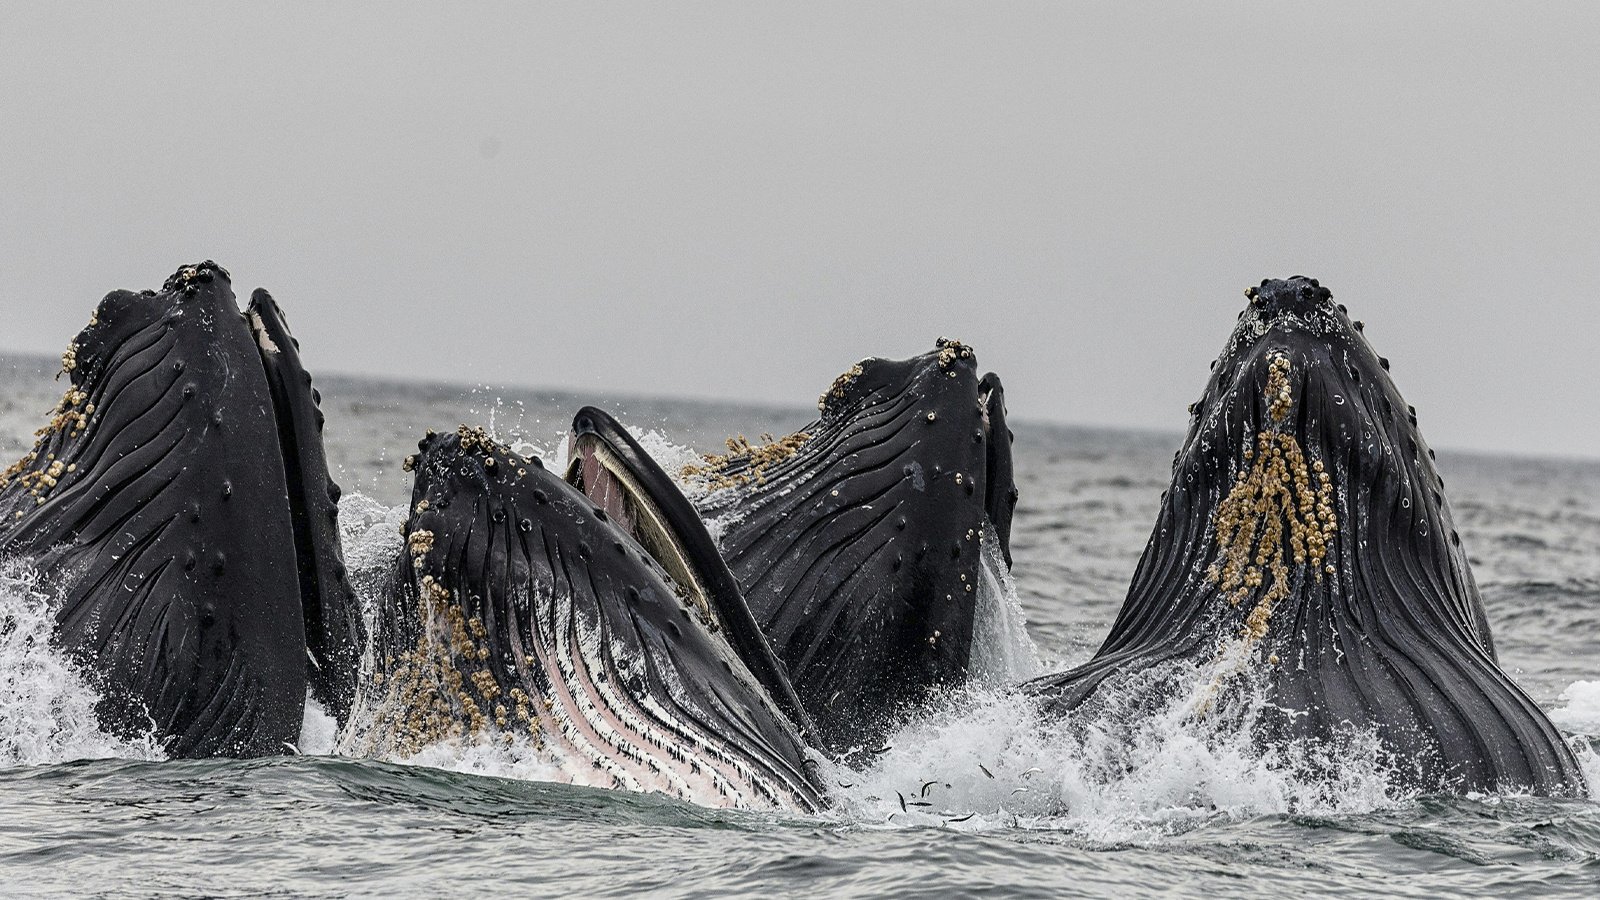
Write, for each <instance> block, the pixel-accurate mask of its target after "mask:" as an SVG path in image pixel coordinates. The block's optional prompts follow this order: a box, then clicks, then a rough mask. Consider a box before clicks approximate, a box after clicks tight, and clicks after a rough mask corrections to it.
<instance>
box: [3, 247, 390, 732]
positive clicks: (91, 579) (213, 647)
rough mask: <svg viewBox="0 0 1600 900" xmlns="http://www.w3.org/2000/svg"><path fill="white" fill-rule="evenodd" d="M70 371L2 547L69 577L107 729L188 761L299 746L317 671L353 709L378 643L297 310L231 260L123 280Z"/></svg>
mask: <svg viewBox="0 0 1600 900" xmlns="http://www.w3.org/2000/svg"><path fill="white" fill-rule="evenodd" d="M62 369H63V371H64V373H65V374H67V375H68V376H70V381H71V384H70V387H69V388H68V390H67V392H66V395H65V396H64V397H63V398H62V400H61V402H60V404H59V405H58V406H57V407H56V409H55V410H54V412H53V413H52V418H51V420H50V421H49V423H48V424H47V425H46V426H45V427H44V428H42V429H40V430H39V433H38V442H37V444H36V446H35V447H34V449H33V450H32V451H31V452H29V453H28V454H27V455H25V456H24V457H23V458H22V459H20V460H18V461H17V462H16V463H15V464H14V465H12V466H11V467H10V468H9V469H7V470H6V471H5V472H4V473H3V474H0V552H3V553H5V554H7V555H10V556H13V557H18V558H24V559H28V560H30V561H31V562H32V563H33V564H34V566H35V567H36V568H37V569H38V570H39V571H40V572H41V573H43V574H44V575H45V576H46V577H47V578H48V580H49V581H51V582H54V583H55V584H57V585H58V586H59V590H60V594H61V596H60V607H59V609H58V610H57V611H56V613H55V639H56V640H57V641H58V642H59V644H60V645H61V646H62V647H63V648H65V649H66V650H67V651H68V652H69V653H70V654H71V655H72V656H73V657H75V658H76V659H77V660H78V661H79V663H80V664H81V665H82V667H83V668H84V669H85V671H86V673H87V674H88V675H89V677H90V679H91V680H92V681H93V682H95V683H96V684H97V686H98V688H99V690H100V692H101V702H100V703H99V705H98V709H97V712H98V714H99V716H100V718H101V720H102V725H103V726H104V727H106V728H107V729H108V730H110V731H113V732H117V733H127V734H142V733H151V732H153V733H154V734H155V735H156V736H157V737H158V738H160V739H161V740H162V741H163V743H164V745H165V747H166V749H167V751H168V752H169V753H170V754H172V755H173V756H178V757H205V756H257V755H263V754H271V753H280V752H283V750H284V749H285V745H289V744H292V742H293V741H295V740H296V739H297V738H298V736H299V733H300V725H301V720H302V716H303V711H304V705H305V700H306V691H307V687H308V686H309V687H310V689H311V691H312V694H313V695H314V696H315V697H317V698H318V699H319V700H320V701H321V702H322V703H323V704H324V705H325V706H326V707H328V709H329V710H330V711H332V712H333V713H335V714H336V715H337V716H340V717H341V718H342V717H343V715H344V714H345V713H346V712H347V710H348V706H349V702H350V699H351V694H352V691H353V688H354V672H355V664H356V662H357V660H358V659H359V656H360V645H361V643H362V640H363V635H362V625H361V620H360V615H359V610H358V608H357V604H356V601H355V597H354V594H353V592H352V591H351V589H350V587H349V586H348V585H347V584H345V581H344V575H345V573H344V567H343V562H342V559H341V551H340V548H339V540H338V527H337V522H336V516H337V511H336V502H337V499H338V487H337V486H336V485H335V484H333V482H332V481H331V480H330V479H329V477H328V472H327V462H326V459H325V457H324V455H323V447H322V437H321V429H322V414H321V412H320V411H319V410H318V408H317V405H318V403H319V401H320V398H319V397H318V396H317V393H316V391H314V390H313V389H311V387H310V384H311V379H310V376H309V375H308V374H306V371H305V369H304V368H303V366H302V364H301V362H300V357H299V352H298V345H297V344H296V343H295V341H294V339H293V338H292V337H291V335H290V333H289V330H288V326H287V323H286V322H285V320H284V318H283V314H282V311H281V310H280V309H279V308H278V305H277V304H276V303H275V302H274V301H273V299H272V298H271V296H270V295H268V294H267V293H266V292H265V291H257V292H256V293H255V295H254V296H253V298H252V302H251V304H250V306H249V309H248V310H247V311H246V312H245V313H243V314H241V313H240V311H239V309H238V307H237V306H236V304H235V301H234V295H233V291H232V287H231V284H230V280H229V276H228V273H227V271H226V270H224V269H222V268H221V267H220V266H218V265H216V264H215V263H213V262H210V261H206V262H203V263H199V264H196V265H193V266H185V267H183V268H182V269H180V270H179V271H178V272H177V273H175V274H174V275H173V276H172V277H171V278H169V279H168V280H167V281H166V283H165V284H164V285H163V286H162V289H161V291H160V292H155V291H142V292H138V293H135V292H131V291H116V292H113V293H111V294H109V295H107V296H106V297H105V299H104V300H102V301H101V302H100V304H99V306H98V307H97V308H96V310H95V312H94V315H93V317H92V318H91V319H90V322H89V325H88V326H87V327H86V328H84V329H83V331H82V332H81V333H80V334H79V335H78V336H77V338H76V339H75V340H74V341H73V343H72V344H71V345H70V346H69V347H68V349H67V351H66V353H65V354H64V355H63V358H62Z"/></svg>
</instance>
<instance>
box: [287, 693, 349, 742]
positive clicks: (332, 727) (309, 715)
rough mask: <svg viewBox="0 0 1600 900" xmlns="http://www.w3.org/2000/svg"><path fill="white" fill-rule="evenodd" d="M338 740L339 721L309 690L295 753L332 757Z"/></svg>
mask: <svg viewBox="0 0 1600 900" xmlns="http://www.w3.org/2000/svg"><path fill="white" fill-rule="evenodd" d="M338 739H339V721H338V720H337V719H335V718H334V717H333V716H332V715H330V714H329V713H328V711H327V710H326V709H324V708H323V707H322V704H321V703H318V702H317V700H316V698H314V697H312V696H311V690H310V689H309V688H308V689H307V690H306V708H305V715H304V718H302V719H301V721H300V740H298V741H296V742H295V752H297V753H299V754H300V755H302V756H332V755H333V748H334V744H335V743H337V741H338Z"/></svg>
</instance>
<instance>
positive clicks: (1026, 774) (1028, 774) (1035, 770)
mask: <svg viewBox="0 0 1600 900" xmlns="http://www.w3.org/2000/svg"><path fill="white" fill-rule="evenodd" d="M1043 771H1044V770H1043V769H1041V768H1039V767H1038V766H1034V767H1033V768H1031V769H1029V770H1028V771H1026V772H1023V773H1022V777H1023V778H1032V777H1033V776H1035V775H1037V774H1039V773H1040V772H1043Z"/></svg>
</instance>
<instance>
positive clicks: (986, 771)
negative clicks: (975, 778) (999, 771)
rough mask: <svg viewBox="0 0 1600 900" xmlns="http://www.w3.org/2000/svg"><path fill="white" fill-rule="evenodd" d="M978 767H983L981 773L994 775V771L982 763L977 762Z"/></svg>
mask: <svg viewBox="0 0 1600 900" xmlns="http://www.w3.org/2000/svg"><path fill="white" fill-rule="evenodd" d="M978 768H980V769H983V774H985V775H987V776H989V777H990V778H993V777H994V773H993V772H991V771H989V769H988V767H987V766H985V765H984V764H983V763H978Z"/></svg>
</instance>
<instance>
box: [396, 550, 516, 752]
mask: <svg viewBox="0 0 1600 900" xmlns="http://www.w3.org/2000/svg"><path fill="white" fill-rule="evenodd" d="M424 533H425V532H417V533H416V534H424ZM414 536H415V535H414ZM431 538H432V536H431V535H429V536H428V539H427V543H431ZM417 545H418V542H417V541H415V540H413V541H412V548H413V553H415V548H416V547H417ZM419 585H420V590H419V592H418V597H417V615H418V617H419V620H420V624H421V628H420V629H419V630H418V634H417V639H416V641H415V643H414V644H413V645H412V646H411V647H410V648H409V649H406V650H403V651H401V652H400V653H398V654H396V655H390V656H388V657H386V658H385V659H384V660H383V663H384V665H383V667H382V668H383V669H384V670H385V671H387V672H388V675H387V677H384V678H380V679H375V680H376V681H377V682H378V683H379V684H381V685H383V686H384V687H385V689H386V692H387V696H386V697H385V702H384V703H382V704H381V706H380V712H379V720H378V722H377V726H378V727H379V728H380V729H382V730H383V732H384V733H385V734H386V735H387V739H388V740H389V741H390V743H391V747H392V749H393V750H394V751H395V752H397V753H400V754H402V755H411V754H415V753H417V752H419V751H421V750H422V749H423V748H424V747H427V746H428V745H429V744H433V743H436V742H438V741H441V740H447V739H451V738H462V737H466V736H468V735H473V734H478V733H481V732H484V731H485V730H487V729H488V728H489V727H490V725H491V724H492V725H493V726H494V727H496V728H498V729H500V731H501V732H502V733H504V734H506V735H507V736H509V735H510V734H511V733H512V730H513V729H514V728H515V729H517V730H521V731H525V732H526V733H527V734H528V735H529V736H531V737H532V738H533V740H534V741H535V743H536V744H537V743H538V742H539V741H540V730H539V722H538V718H537V714H536V713H535V710H534V706H533V704H534V702H535V701H534V700H533V698H531V697H530V696H529V695H528V693H527V692H526V691H524V690H522V689H521V688H520V687H514V688H512V689H511V690H510V692H509V695H508V694H507V692H505V691H503V690H502V688H501V686H500V681H499V679H497V678H496V677H495V675H494V673H493V672H492V671H490V669H489V667H488V665H487V663H488V660H489V646H488V630H487V629H486V628H485V627H484V624H483V620H482V619H481V618H479V617H477V616H469V615H468V614H467V613H466V612H465V611H464V610H463V609H462V608H461V606H460V604H458V603H456V602H455V599H454V595H453V594H452V593H451V591H450V589H449V588H447V587H445V586H444V585H443V584H440V583H439V581H438V580H437V579H435V578H434V577H433V576H432V575H424V576H422V578H421V580H420V582H419ZM543 702H545V703H546V705H547V706H548V701H543Z"/></svg>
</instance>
